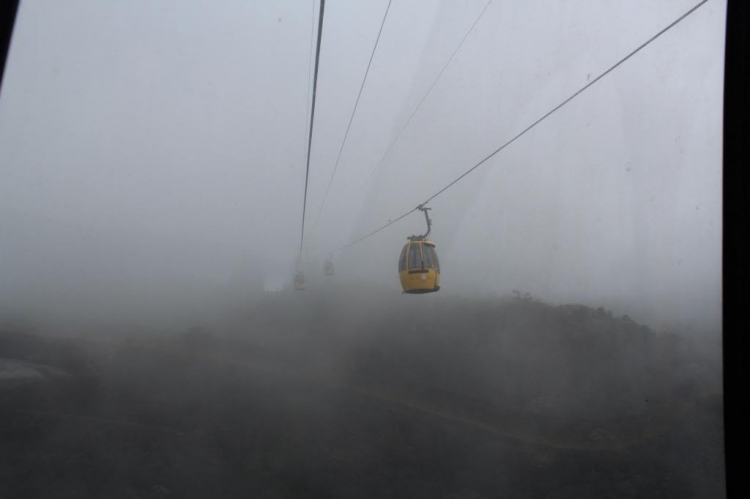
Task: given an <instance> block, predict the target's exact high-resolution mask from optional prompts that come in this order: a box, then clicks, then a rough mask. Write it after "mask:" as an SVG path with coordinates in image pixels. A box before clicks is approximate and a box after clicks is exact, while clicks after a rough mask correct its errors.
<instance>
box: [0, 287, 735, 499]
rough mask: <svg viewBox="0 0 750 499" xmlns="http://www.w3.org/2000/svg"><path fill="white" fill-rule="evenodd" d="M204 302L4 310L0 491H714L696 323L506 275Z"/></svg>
mask: <svg viewBox="0 0 750 499" xmlns="http://www.w3.org/2000/svg"><path fill="white" fill-rule="evenodd" d="M224 319H225V320H224V321H223V323H222V324H219V323H215V324H212V325H209V324H208V323H204V324H201V323H196V324H194V325H193V326H191V327H189V328H186V329H184V330H183V331H181V332H177V333H175V332H163V333H162V334H158V335H154V334H153V332H152V331H150V330H140V331H139V330H130V331H127V332H122V331H119V330H113V331H112V332H109V331H107V330H99V331H86V332H82V333H81V334H79V335H78V336H77V337H75V336H74V337H68V338H60V337H55V336H49V335H45V334H44V331H41V330H39V331H37V332H36V333H29V332H23V331H20V330H16V331H11V330H8V329H7V327H6V328H5V330H4V331H3V332H2V333H1V334H0V352H2V354H1V355H2V364H0V374H2V375H0V397H1V399H0V402H1V404H2V411H0V418H2V424H1V425H0V426H2V427H3V428H5V429H6V430H5V431H4V432H3V433H2V437H1V438H2V445H3V447H4V448H5V449H8V452H4V453H3V457H2V459H0V473H2V475H3V476H5V477H7V478H9V480H3V482H2V483H3V485H2V486H1V487H3V488H0V495H8V496H9V497H48V496H49V494H50V491H55V492H56V493H57V496H58V497H82V496H83V497H102V496H106V497H134V496H135V497H206V496H207V495H208V496H216V495H220V496H222V497H247V495H248V494H250V495H260V496H263V497H384V496H385V497H389V496H390V497H445V498H475V499H476V498H483V497H488V498H489V497H497V495H498V494H500V495H503V496H507V495H512V496H515V497H571V498H572V497H603V496H612V497H618V498H619V497H677V496H679V497H717V496H718V497H720V496H721V495H722V494H723V490H724V489H723V487H724V485H723V455H722V449H723V444H722V438H723V437H722V410H721V403H722V402H721V401H722V395H721V357H720V345H719V344H713V343H712V342H710V341H707V340H706V339H705V338H699V339H696V338H689V337H684V336H680V335H678V334H674V333H668V332H656V331H654V330H652V329H650V328H648V327H647V326H643V325H640V324H638V323H636V322H634V321H633V320H632V319H630V318H629V317H626V316H621V317H618V316H616V315H613V314H612V313H611V312H609V311H608V310H605V309H603V308H599V309H596V308H590V307H586V306H580V305H562V306H553V305H549V304H545V303H543V302H540V301H538V300H536V299H534V298H533V297H531V296H523V295H522V294H518V295H515V296H509V297H506V298H504V299H485V300H477V299H463V300H461V299H455V298H453V297H443V296H440V295H439V294H436V295H433V296H423V297H413V296H403V295H398V294H393V293H391V292H390V291H389V290H384V289H380V288H378V287H365V286H358V287H355V288H352V287H347V286H342V287H339V288H332V289H330V290H327V291H326V290H319V291H318V292H317V293H309V292H304V293H302V292H293V291H281V292H278V293H269V294H267V295H265V296H263V297H259V298H258V299H257V300H256V301H255V302H254V303H252V304H246V305H245V306H242V307H235V308H234V309H233V310H232V311H231V312H227V314H226V315H225V316H224ZM42 470H43V471H42ZM124 470H127V471H126V472H124Z"/></svg>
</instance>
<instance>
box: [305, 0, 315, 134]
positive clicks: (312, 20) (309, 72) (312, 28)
mask: <svg viewBox="0 0 750 499" xmlns="http://www.w3.org/2000/svg"><path fill="white" fill-rule="evenodd" d="M310 7H312V8H311V9H310V53H309V54H308V58H307V100H306V101H305V141H307V134H308V133H309V131H310V122H309V121H308V120H307V113H308V112H309V108H310V90H311V87H312V85H310V80H312V58H313V47H315V38H314V37H315V0H312V5H311V6H310Z"/></svg>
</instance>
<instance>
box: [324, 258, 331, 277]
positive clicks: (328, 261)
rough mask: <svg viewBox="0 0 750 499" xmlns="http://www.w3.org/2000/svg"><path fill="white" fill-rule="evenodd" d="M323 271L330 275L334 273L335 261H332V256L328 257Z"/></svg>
mask: <svg viewBox="0 0 750 499" xmlns="http://www.w3.org/2000/svg"><path fill="white" fill-rule="evenodd" d="M323 273H324V274H325V275H328V276H330V275H333V262H332V261H331V257H328V259H327V260H326V263H325V264H324V265H323Z"/></svg>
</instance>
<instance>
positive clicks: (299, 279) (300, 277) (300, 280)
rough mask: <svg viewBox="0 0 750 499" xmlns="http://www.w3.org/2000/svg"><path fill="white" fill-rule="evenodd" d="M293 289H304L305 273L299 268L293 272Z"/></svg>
mask: <svg viewBox="0 0 750 499" xmlns="http://www.w3.org/2000/svg"><path fill="white" fill-rule="evenodd" d="M294 289H295V290H297V291H304V290H305V274H303V273H302V271H301V270H298V271H297V272H296V273H295V274H294Z"/></svg>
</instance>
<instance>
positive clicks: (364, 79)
mask: <svg viewBox="0 0 750 499" xmlns="http://www.w3.org/2000/svg"><path fill="white" fill-rule="evenodd" d="M391 2H392V0H388V6H387V7H386V9H385V14H384V15H383V21H382V22H381V23H380V30H379V31H378V37H377V38H376V39H375V46H374V47H373V48H372V54H370V61H369V62H368V63H367V69H366V70H365V77H364V78H363V79H362V85H361V86H360V87H359V94H357V100H356V101H355V103H354V109H353V110H352V115H351V117H350V118H349V125H347V127H346V133H345V134H344V140H343V141H342V142H341V148H340V149H339V155H338V157H337V158H336V164H335V165H334V167H333V172H331V178H330V179H328V186H327V187H326V193H325V195H324V196H323V202H322V203H321V205H320V210H319V211H318V216H317V217H316V219H315V226H316V227H317V225H318V221H320V214H321V213H323V207H325V204H326V200H327V199H328V191H329V190H330V189H331V184H332V183H333V177H334V176H335V175H336V170H337V169H338V167H339V161H341V153H343V152H344V145H345V144H346V139H347V137H349V130H350V129H351V127H352V122H353V121H354V115H355V114H356V113H357V106H358V105H359V99H360V97H362V90H364V88H365V82H367V75H368V73H369V72H370V65H372V59H373V58H374V57H375V51H376V50H377V48H378V42H379V41H380V35H381V33H383V26H385V20H386V18H387V17H388V11H389V10H390V9H391Z"/></svg>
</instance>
